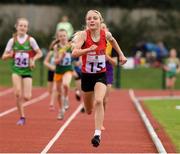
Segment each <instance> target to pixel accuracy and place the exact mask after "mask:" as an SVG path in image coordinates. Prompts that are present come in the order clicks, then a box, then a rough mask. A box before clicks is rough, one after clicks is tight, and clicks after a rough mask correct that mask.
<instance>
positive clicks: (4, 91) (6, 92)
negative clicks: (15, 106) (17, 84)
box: [0, 88, 13, 97]
mask: <svg viewBox="0 0 180 154" xmlns="http://www.w3.org/2000/svg"><path fill="white" fill-rule="evenodd" d="M11 92H13V88H10V89H6V90H3V91H2V92H0V97H1V96H4V95H7V94H9V93H11Z"/></svg>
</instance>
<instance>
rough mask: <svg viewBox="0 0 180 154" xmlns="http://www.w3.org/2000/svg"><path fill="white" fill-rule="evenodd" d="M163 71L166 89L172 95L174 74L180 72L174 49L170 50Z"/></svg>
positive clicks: (179, 63) (179, 62) (179, 64)
mask: <svg viewBox="0 0 180 154" xmlns="http://www.w3.org/2000/svg"><path fill="white" fill-rule="evenodd" d="M164 70H165V71H166V88H168V89H169V90H170V95H171V96H172V95H173V89H174V85H175V81H176V74H177V73H179V72H180V61H179V59H178V58H177V52H176V49H171V50H170V53H169V57H168V58H167V59H166V60H165V65H164Z"/></svg>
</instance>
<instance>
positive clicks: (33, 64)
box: [29, 59, 35, 69]
mask: <svg viewBox="0 0 180 154" xmlns="http://www.w3.org/2000/svg"><path fill="white" fill-rule="evenodd" d="M29 62H30V64H29V67H30V68H31V69H33V68H34V67H35V61H34V59H30V61H29Z"/></svg>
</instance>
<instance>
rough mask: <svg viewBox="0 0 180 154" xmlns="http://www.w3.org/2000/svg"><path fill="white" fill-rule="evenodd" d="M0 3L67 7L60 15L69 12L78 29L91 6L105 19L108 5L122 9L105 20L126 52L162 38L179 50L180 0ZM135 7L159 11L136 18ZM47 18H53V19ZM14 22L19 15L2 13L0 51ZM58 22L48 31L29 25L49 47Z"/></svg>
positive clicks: (16, 0) (3, 1)
mask: <svg viewBox="0 0 180 154" xmlns="http://www.w3.org/2000/svg"><path fill="white" fill-rule="evenodd" d="M0 5H7V6H8V5H19V6H20V7H24V6H29V7H31V6H33V5H36V6H39V7H40V6H55V7H60V8H61V9H62V10H64V11H63V12H61V14H57V16H59V19H60V16H62V14H66V15H68V16H69V17H70V22H71V23H72V24H73V26H74V29H75V30H76V31H77V30H80V29H82V28H83V27H82V25H83V24H84V16H85V13H86V11H87V10H88V9H92V8H93V9H98V10H100V12H102V14H103V16H104V17H105V19H106V15H107V12H106V10H107V9H108V8H112V9H114V10H123V12H124V13H123V15H122V16H121V17H119V16H117V17H116V19H115V20H116V21H118V22H116V23H115V22H112V20H111V17H108V18H109V20H108V21H107V22H106V23H107V25H108V27H109V29H110V31H111V32H112V34H113V36H114V37H115V38H116V39H117V40H118V42H119V44H120V46H121V48H122V49H123V50H124V52H126V55H128V56H133V55H134V51H133V48H134V46H135V45H136V44H137V42H139V41H142V40H143V41H150V42H157V41H163V42H164V43H165V45H166V46H167V47H168V49H170V48H171V47H175V48H177V50H178V52H179V51H180V43H179V42H180V28H179V27H180V0H154V1H152V0H91V1H89V0H8V1H6V0H1V2H0ZM133 10H147V11H148V10H151V11H152V12H156V15H155V17H154V16H141V18H140V19H139V20H136V21H135V20H134V19H133V18H134V17H135V15H133V13H132V12H133ZM9 11H11V10H9ZM118 13H119V12H118ZM32 18H33V17H32ZM112 18H113V14H112ZM47 20H49V22H51V19H47ZM9 21H11V22H9ZM105 21H106V20H105ZM15 22H16V16H15V17H12V16H11V17H10V16H8V15H0V54H2V52H3V51H4V48H5V45H6V43H7V41H8V39H9V38H10V37H11V36H12V33H13V31H14V23H15ZM39 22H40V21H39ZM57 22H58V21H57ZM55 26H56V25H54V27H53V29H52V28H51V30H50V31H49V32H48V33H44V32H43V31H41V30H34V29H33V28H30V34H31V35H32V36H34V37H35V38H36V40H37V42H38V44H39V45H40V46H41V47H43V48H48V45H49V44H50V42H51V40H52V39H53V36H54V32H55Z"/></svg>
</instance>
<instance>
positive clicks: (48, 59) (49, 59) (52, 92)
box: [44, 40, 56, 111]
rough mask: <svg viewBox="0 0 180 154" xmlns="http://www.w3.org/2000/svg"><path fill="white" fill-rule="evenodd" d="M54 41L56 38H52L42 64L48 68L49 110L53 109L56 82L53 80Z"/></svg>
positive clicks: (54, 66)
mask: <svg viewBox="0 0 180 154" xmlns="http://www.w3.org/2000/svg"><path fill="white" fill-rule="evenodd" d="M55 43H56V40H54V41H53V42H52V43H51V45H50V47H49V52H48V53H47V55H46V57H45V59H44V65H45V66H46V67H47V68H48V90H49V94H50V96H51V99H50V104H49V110H50V111H54V110H55V102H56V82H54V71H55V68H56V65H55V62H54V51H53V46H54V44H55Z"/></svg>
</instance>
